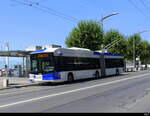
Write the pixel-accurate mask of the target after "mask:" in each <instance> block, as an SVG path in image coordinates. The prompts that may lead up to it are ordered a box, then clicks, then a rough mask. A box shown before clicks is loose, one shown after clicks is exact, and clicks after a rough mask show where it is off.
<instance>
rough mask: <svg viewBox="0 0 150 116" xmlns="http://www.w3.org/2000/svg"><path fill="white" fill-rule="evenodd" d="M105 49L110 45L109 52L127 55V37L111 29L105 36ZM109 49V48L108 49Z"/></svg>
mask: <svg viewBox="0 0 150 116" xmlns="http://www.w3.org/2000/svg"><path fill="white" fill-rule="evenodd" d="M104 45H105V47H106V46H108V45H110V49H108V51H109V52H113V53H119V54H123V55H124V54H125V53H126V51H127V41H126V39H125V36H124V35H123V34H121V33H120V32H119V31H118V30H114V29H111V30H109V31H108V32H106V34H105V35H104ZM108 48H109V47H108Z"/></svg>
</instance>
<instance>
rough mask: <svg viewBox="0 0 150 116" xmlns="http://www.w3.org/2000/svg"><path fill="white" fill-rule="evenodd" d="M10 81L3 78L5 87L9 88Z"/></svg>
mask: <svg viewBox="0 0 150 116" xmlns="http://www.w3.org/2000/svg"><path fill="white" fill-rule="evenodd" d="M8 85H9V80H8V79H7V78H3V87H8Z"/></svg>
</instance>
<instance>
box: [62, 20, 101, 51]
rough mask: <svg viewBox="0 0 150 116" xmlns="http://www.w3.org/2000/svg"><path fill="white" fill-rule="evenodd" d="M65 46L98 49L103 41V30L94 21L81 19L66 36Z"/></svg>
mask: <svg viewBox="0 0 150 116" xmlns="http://www.w3.org/2000/svg"><path fill="white" fill-rule="evenodd" d="M65 43H66V45H67V47H80V48H87V49H90V50H99V49H100V46H101V45H102V43H103V30H102V27H101V26H100V25H99V23H97V22H96V21H92V20H89V21H81V22H79V23H78V25H77V27H75V28H73V30H72V31H71V32H70V34H69V36H68V37H67V38H66V42H65Z"/></svg>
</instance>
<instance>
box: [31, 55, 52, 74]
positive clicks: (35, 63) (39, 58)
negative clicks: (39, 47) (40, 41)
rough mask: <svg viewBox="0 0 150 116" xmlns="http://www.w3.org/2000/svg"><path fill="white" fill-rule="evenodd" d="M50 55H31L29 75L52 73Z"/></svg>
mask: <svg viewBox="0 0 150 116" xmlns="http://www.w3.org/2000/svg"><path fill="white" fill-rule="evenodd" d="M52 56H53V55H52V54H47V53H46V54H45V53H44V54H34V55H31V73H32V74H37V73H42V74H43V73H44V74H45V73H50V72H53V71H54V63H53V57H52Z"/></svg>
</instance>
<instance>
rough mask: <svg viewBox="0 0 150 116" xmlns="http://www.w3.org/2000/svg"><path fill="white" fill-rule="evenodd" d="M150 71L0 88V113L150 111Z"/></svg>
mask: <svg viewBox="0 0 150 116" xmlns="http://www.w3.org/2000/svg"><path fill="white" fill-rule="evenodd" d="M149 93H150V71H142V72H135V73H129V74H123V75H120V76H116V77H114V76H112V77H108V78H103V79H97V80H82V81H77V82H75V83H73V84H64V83H62V84H57V85H51V84H50V85H42V86H30V87H23V88H13V89H7V90H0V112H40V113H41V112H42V113H43V112H92V113H93V112H100V113H101V112H106V113H109V112H150V94H149Z"/></svg>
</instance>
